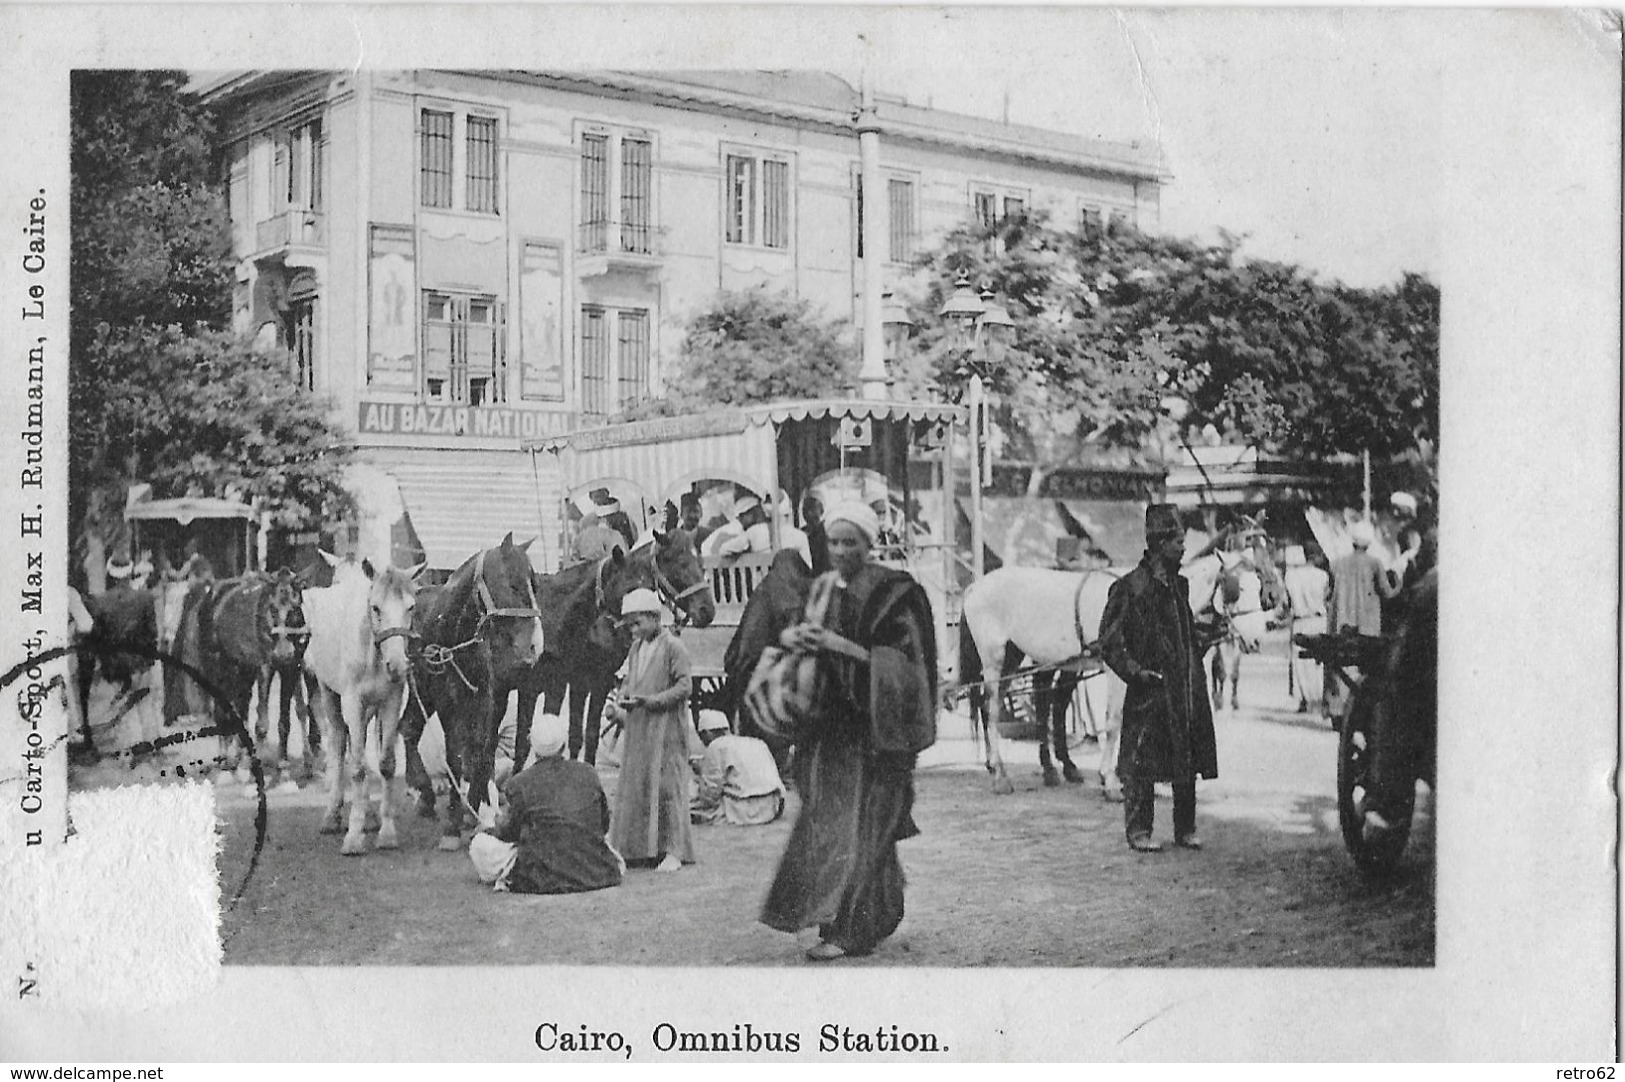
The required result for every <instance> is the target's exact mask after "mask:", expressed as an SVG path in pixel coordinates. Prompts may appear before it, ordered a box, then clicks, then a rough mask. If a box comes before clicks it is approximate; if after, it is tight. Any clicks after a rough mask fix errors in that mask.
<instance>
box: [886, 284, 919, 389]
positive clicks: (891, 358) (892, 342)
mask: <svg viewBox="0 0 1625 1082" xmlns="http://www.w3.org/2000/svg"><path fill="white" fill-rule="evenodd" d="M880 327H881V331H882V333H883V335H884V337H885V342H886V364H887V365H888V368H887V372H888V375H887V377H886V382H887V383H888V384H891V383H895V382H896V381H897V380H896V377H895V376H893V375H890V374H889V373H890V372H891V369H890V367H889V366H890V365H893V364H896V363H897V359H898V358H899V357H900V356H901V355H902V352H903V343H904V342H907V341H908V340H909V338H910V337H911V336H912V335H913V334H914V321H913V320H912V319H910V318H908V309H907V308H904V307H903V305H902V304H901V303H900V302H899V301H898V300H897V298H896V297H894V296H892V291H891V290H889V289H888V290H886V292H884V293H882V294H881V295H880Z"/></svg>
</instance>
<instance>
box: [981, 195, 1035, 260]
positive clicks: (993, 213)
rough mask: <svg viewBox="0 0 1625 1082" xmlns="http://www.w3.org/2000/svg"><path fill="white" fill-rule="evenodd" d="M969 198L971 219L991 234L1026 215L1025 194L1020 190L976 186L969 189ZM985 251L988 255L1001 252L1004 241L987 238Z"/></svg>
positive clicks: (997, 238) (1000, 230)
mask: <svg viewBox="0 0 1625 1082" xmlns="http://www.w3.org/2000/svg"><path fill="white" fill-rule="evenodd" d="M970 196H971V218H972V219H973V220H974V221H975V223H976V224H977V225H978V226H980V227H981V228H983V229H986V230H989V231H991V232H1002V231H1003V229H1004V227H1005V226H1006V225H1008V224H1009V223H1010V222H1012V221H1015V220H1017V219H1019V218H1022V217H1025V216H1026V214H1027V193H1026V192H1025V191H1022V190H1020V189H1015V188H1000V187H998V186H996V185H992V184H988V185H982V184H976V185H973V186H972V187H971V193H970ZM987 250H988V251H989V252H990V253H994V252H1002V251H1003V250H1004V239H1003V238H1002V237H999V236H992V237H989V238H988V242H987Z"/></svg>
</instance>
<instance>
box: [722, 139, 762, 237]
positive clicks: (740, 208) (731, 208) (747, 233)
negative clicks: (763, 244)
mask: <svg viewBox="0 0 1625 1082" xmlns="http://www.w3.org/2000/svg"><path fill="white" fill-rule="evenodd" d="M728 243H729V244H755V243H756V159H755V158H741V157H738V156H736V155H733V154H730V155H728Z"/></svg>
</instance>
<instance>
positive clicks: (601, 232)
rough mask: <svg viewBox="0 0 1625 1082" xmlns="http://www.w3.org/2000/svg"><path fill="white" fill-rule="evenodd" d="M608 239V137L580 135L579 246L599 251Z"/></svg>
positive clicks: (589, 250)
mask: <svg viewBox="0 0 1625 1082" xmlns="http://www.w3.org/2000/svg"><path fill="white" fill-rule="evenodd" d="M608 243H609V137H608V136H607V135H597V134H588V135H584V136H582V137H581V250H582V251H585V252H601V251H603V250H604V248H605V247H606V246H607V244H608Z"/></svg>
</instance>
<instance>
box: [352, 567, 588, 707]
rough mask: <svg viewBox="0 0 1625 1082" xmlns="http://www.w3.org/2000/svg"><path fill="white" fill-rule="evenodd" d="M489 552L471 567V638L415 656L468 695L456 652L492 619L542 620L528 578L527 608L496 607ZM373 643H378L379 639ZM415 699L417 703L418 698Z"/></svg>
mask: <svg viewBox="0 0 1625 1082" xmlns="http://www.w3.org/2000/svg"><path fill="white" fill-rule="evenodd" d="M490 551H491V550H490V549H482V550H481V551H480V554H479V557H478V559H477V560H476V561H475V564H474V593H475V598H476V599H477V600H478V602H479V606H480V609H481V612H480V618H479V621H478V622H477V623H475V625H474V634H473V635H472V636H471V637H470V638H467V639H464V640H463V641H462V642H460V643H458V644H457V645H456V646H445V645H443V644H441V643H437V642H431V643H425V644H424V645H423V646H422V647H421V649H420V651H419V656H420V657H421V658H422V659H423V666H424V668H426V669H428V670H429V672H430V674H432V675H434V676H439V675H440V674H441V673H443V672H445V671H446V669H447V668H450V669H451V671H452V672H454V673H456V674H457V679H459V680H461V681H462V682H463V686H464V687H466V688H468V690H469V691H475V690H477V688H476V687H475V684H474V682H473V681H472V680H470V679H469V678H468V674H467V673H465V672H463V667H462V666H461V665H459V664H457V653H458V651H460V650H466V649H467V648H468V647H470V646H473V645H475V644H476V643H478V642H479V641H480V640H481V638H482V637H483V635H484V634H485V625H486V624H488V623H490V622H491V620H492V619H494V618H497V617H510V618H513V619H522V620H540V619H541V618H542V610H541V609H540V608H539V607H537V602H536V583H535V581H534V580H533V579H532V578H531V577H530V575H528V574H527V575H526V576H525V598H526V600H528V601H529V602H530V606H529V607H528V608H523V607H518V606H514V607H507V608H504V607H502V606H499V605H498V604H497V603H496V599H495V598H494V597H492V596H491V588H490V587H489V586H487V585H486V584H485V557H486V554H487V553H489V552H490ZM599 587H600V589H602V583H600V584H599ZM391 633H402V632H400V631H399V629H393V630H392V632H391ZM404 634H408V635H409V636H410V637H411V638H413V639H418V638H421V636H420V635H418V634H417V633H416V632H411V631H407V632H404ZM377 641H379V642H380V643H381V642H383V639H378V640H377ZM419 698H420V701H421V696H420V697H419Z"/></svg>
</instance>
